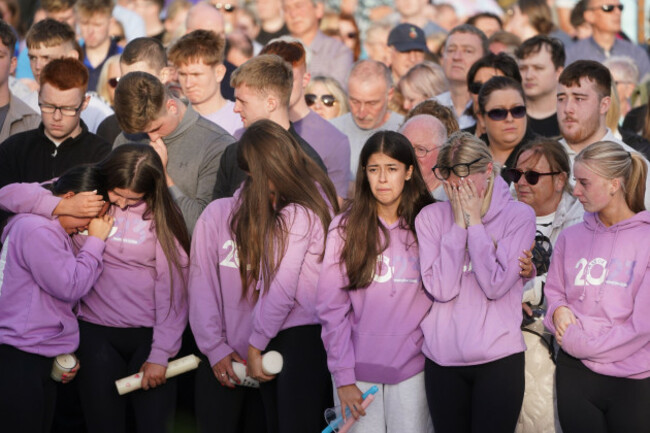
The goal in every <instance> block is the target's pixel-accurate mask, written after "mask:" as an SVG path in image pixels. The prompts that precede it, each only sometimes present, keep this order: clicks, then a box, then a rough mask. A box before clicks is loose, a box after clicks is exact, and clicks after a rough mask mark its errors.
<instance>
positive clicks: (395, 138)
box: [337, 131, 433, 290]
mask: <svg viewBox="0 0 650 433" xmlns="http://www.w3.org/2000/svg"><path fill="white" fill-rule="evenodd" d="M376 153H383V154H384V155H386V156H388V157H390V158H393V159H396V160H398V161H399V162H401V163H403V164H404V165H406V169H407V170H408V168H409V167H413V174H412V176H411V179H410V180H408V181H406V182H405V183H404V189H403V190H402V197H401V199H400V203H399V206H398V208H397V216H398V217H399V224H400V227H401V228H405V229H407V230H410V231H411V232H412V233H413V236H414V237H415V239H416V240H417V237H416V233H415V217H416V216H417V214H418V212H420V210H421V209H422V208H423V207H424V206H426V205H428V204H430V203H433V198H432V197H431V193H430V192H429V190H428V188H427V185H426V183H425V182H424V179H423V178H422V173H421V172H420V167H419V165H418V162H417V159H416V157H415V152H414V151H413V146H411V143H410V142H409V141H408V139H407V138H406V137H404V136H403V135H402V134H399V133H397V132H393V131H380V132H376V133H375V134H373V135H372V136H371V137H370V138H369V139H368V141H366V144H365V145H364V146H363V149H361V155H360V157H359V166H358V168H357V178H356V183H355V188H354V199H353V200H352V201H351V202H349V203H348V205H347V208H346V212H345V215H344V216H343V218H342V219H341V224H340V225H339V227H338V228H337V229H338V230H340V232H341V236H342V238H343V240H344V245H343V250H342V251H341V262H343V263H345V267H346V271H347V275H348V281H349V283H348V285H347V286H346V287H344V289H345V290H356V289H360V288H365V287H368V286H369V285H370V283H372V280H373V278H374V277H375V271H376V267H377V257H378V256H379V254H381V253H382V252H383V251H385V250H386V248H388V245H389V243H390V234H389V233H388V229H387V228H386V227H384V226H383V225H382V224H379V217H378V216H377V199H376V198H375V196H374V195H373V194H372V190H371V189H370V182H369V181H368V176H367V174H366V165H367V164H368V160H369V159H370V157H371V156H372V155H374V154H376Z"/></svg>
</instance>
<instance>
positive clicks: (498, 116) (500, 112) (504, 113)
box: [487, 105, 526, 120]
mask: <svg viewBox="0 0 650 433" xmlns="http://www.w3.org/2000/svg"><path fill="white" fill-rule="evenodd" d="M508 113H510V114H512V118H513V119H521V118H522V117H524V116H525V115H526V107H525V106H523V105H517V106H516V107H512V108H511V109H509V110H508V109H505V108H494V109H492V110H490V111H488V112H487V116H488V117H489V118H490V119H492V120H506V118H507V117H508Z"/></svg>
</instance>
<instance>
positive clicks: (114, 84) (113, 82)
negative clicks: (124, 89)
mask: <svg viewBox="0 0 650 433" xmlns="http://www.w3.org/2000/svg"><path fill="white" fill-rule="evenodd" d="M119 82H120V77H116V78H110V79H109V80H108V85H109V86H111V87H112V88H113V89H114V88H116V87H117V83H119Z"/></svg>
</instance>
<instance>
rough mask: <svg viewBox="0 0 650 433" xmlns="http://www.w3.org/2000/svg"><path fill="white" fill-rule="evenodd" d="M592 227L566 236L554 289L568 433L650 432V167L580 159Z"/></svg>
mask: <svg viewBox="0 0 650 433" xmlns="http://www.w3.org/2000/svg"><path fill="white" fill-rule="evenodd" d="M573 169H574V177H575V180H576V185H575V187H574V189H573V193H574V195H575V196H576V197H577V198H578V200H580V202H581V203H582V205H583V206H584V209H585V215H584V221H583V222H582V223H581V224H577V225H574V226H572V227H569V228H567V229H566V230H564V231H563V232H562V233H561V234H560V236H559V238H558V240H557V243H556V245H555V250H554V252H553V258H552V259H551V267H550V269H549V272H548V277H547V280H546V286H545V292H546V296H547V298H548V313H547V315H546V318H545V320H544V324H545V325H546V326H547V327H548V328H549V329H550V330H551V332H553V333H555V336H556V338H557V341H558V343H559V344H560V346H561V350H560V353H559V354H558V359H557V369H556V386H557V398H558V411H559V417H560V423H561V425H562V430H563V431H564V432H565V433H572V432H583V431H592V432H639V433H640V432H647V431H650V418H648V416H647V408H648V407H649V405H650V364H649V363H648V360H650V279H649V278H650V277H648V275H649V274H648V266H649V265H650V250H648V247H647V242H646V239H648V236H650V214H649V213H648V212H647V211H646V210H645V207H644V204H643V197H644V193H645V188H644V185H645V179H646V176H647V169H646V166H645V163H644V160H643V157H642V156H641V155H639V154H637V153H635V152H633V153H630V152H627V151H626V150H624V149H623V148H622V147H621V146H620V145H618V144H615V143H612V142H607V141H603V142H597V143H594V144H592V145H590V146H588V147H587V148H585V149H584V150H582V151H581V152H580V153H579V154H578V155H577V156H576V159H575V163H574V167H573Z"/></svg>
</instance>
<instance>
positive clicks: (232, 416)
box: [194, 356, 266, 433]
mask: <svg viewBox="0 0 650 433" xmlns="http://www.w3.org/2000/svg"><path fill="white" fill-rule="evenodd" d="M194 389H195V392H196V394H195V397H194V405H195V409H196V422H197V424H198V428H199V433H217V432H218V433H265V432H266V416H265V415H264V405H263V404H262V395H261V394H260V390H259V388H248V387H245V386H235V389H232V388H226V387H225V386H222V385H221V384H220V383H219V381H218V380H217V378H216V377H214V373H213V372H212V367H210V361H208V359H207V358H205V357H203V356H202V357H201V363H200V364H199V368H198V369H197V371H196V383H195V385H194Z"/></svg>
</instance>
